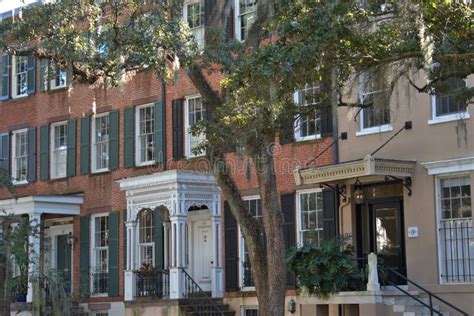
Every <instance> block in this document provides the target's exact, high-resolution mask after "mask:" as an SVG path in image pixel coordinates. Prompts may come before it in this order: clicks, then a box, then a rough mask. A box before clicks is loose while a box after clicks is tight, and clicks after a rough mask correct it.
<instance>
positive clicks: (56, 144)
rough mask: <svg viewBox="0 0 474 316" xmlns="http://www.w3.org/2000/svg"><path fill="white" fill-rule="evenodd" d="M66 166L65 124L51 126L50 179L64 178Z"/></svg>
mask: <svg viewBox="0 0 474 316" xmlns="http://www.w3.org/2000/svg"><path fill="white" fill-rule="evenodd" d="M66 164H67V123H66V122H60V123H54V124H52V125H51V178H52V179H55V178H63V177H65V176H66Z"/></svg>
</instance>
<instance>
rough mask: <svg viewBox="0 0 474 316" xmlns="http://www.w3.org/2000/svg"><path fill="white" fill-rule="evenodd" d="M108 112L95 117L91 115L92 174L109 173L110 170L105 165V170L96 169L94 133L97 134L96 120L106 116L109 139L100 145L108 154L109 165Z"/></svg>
mask: <svg viewBox="0 0 474 316" xmlns="http://www.w3.org/2000/svg"><path fill="white" fill-rule="evenodd" d="M109 114H110V112H106V113H100V114H96V115H93V116H92V128H91V132H92V133H91V145H92V146H91V163H92V173H99V172H106V171H109V170H110V168H109V165H107V167H105V168H97V142H96V132H97V123H96V119H98V118H102V117H105V116H108V117H109V127H108V129H109V134H108V136H109V139H108V140H107V142H104V143H102V144H105V145H106V147H107V153H108V158H109V160H107V161H108V162H107V163H108V164H110V115H109Z"/></svg>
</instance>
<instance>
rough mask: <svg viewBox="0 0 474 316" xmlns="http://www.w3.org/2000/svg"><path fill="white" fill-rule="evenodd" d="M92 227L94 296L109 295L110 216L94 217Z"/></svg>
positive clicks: (92, 280)
mask: <svg viewBox="0 0 474 316" xmlns="http://www.w3.org/2000/svg"><path fill="white" fill-rule="evenodd" d="M92 227H93V229H92V265H91V268H92V271H91V276H92V278H91V283H92V284H91V286H92V294H93V295H100V294H107V292H108V289H109V285H108V273H109V216H108V215H95V216H93V217H92Z"/></svg>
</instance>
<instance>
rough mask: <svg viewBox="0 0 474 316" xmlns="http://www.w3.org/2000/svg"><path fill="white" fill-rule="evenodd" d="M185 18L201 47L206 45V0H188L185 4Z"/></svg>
mask: <svg viewBox="0 0 474 316" xmlns="http://www.w3.org/2000/svg"><path fill="white" fill-rule="evenodd" d="M184 19H185V21H186V22H187V23H188V25H189V28H190V29H191V32H192V33H193V35H194V39H195V40H196V42H197V43H198V45H199V47H201V48H202V47H204V32H205V31H204V29H205V28H204V0H188V1H187V2H186V3H185V5H184Z"/></svg>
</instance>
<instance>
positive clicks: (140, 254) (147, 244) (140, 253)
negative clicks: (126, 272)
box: [136, 210, 156, 268]
mask: <svg viewBox="0 0 474 316" xmlns="http://www.w3.org/2000/svg"><path fill="white" fill-rule="evenodd" d="M142 212H145V211H142ZM147 212H150V213H151V216H152V221H153V226H152V232H153V238H152V241H151V242H148V243H142V242H141V241H140V230H141V228H142V227H141V225H140V224H141V223H140V216H141V213H140V214H139V215H138V218H137V235H136V238H137V245H138V263H139V268H141V266H142V265H143V261H142V259H143V257H142V255H143V254H142V246H152V249H153V258H152V262H151V265H152V266H153V267H154V266H155V256H156V251H155V249H156V246H155V238H154V237H155V236H154V234H155V225H156V223H155V219H154V218H153V217H154V214H153V211H152V210H148V211H147Z"/></svg>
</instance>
